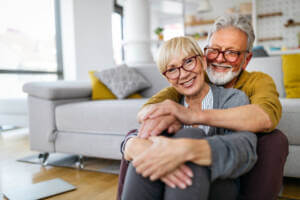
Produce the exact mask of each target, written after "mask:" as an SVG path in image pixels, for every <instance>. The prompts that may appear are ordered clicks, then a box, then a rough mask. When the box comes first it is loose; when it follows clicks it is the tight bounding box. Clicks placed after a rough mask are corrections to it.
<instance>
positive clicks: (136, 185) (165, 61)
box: [122, 37, 257, 200]
mask: <svg viewBox="0 0 300 200" xmlns="http://www.w3.org/2000/svg"><path fill="white" fill-rule="evenodd" d="M157 64H158V67H159V70H160V72H161V73H162V74H163V75H164V76H165V77H166V79H167V80H168V82H169V83H170V84H171V85H172V87H174V88H175V89H176V91H177V92H179V93H180V94H182V99H181V103H180V104H178V103H175V102H172V103H170V102H168V103H166V104H165V105H166V107H164V109H163V110H157V111H154V112H152V113H150V114H149V115H148V116H147V117H149V118H155V117H158V116H159V117H161V120H162V121H163V122H166V123H167V122H168V118H172V117H175V118H177V119H178V120H179V121H180V122H181V123H182V124H184V126H183V127H182V128H181V129H180V130H179V131H177V132H176V133H174V134H168V133H166V132H167V131H169V132H171V131H170V130H167V131H165V132H164V133H162V134H161V136H152V137H149V138H143V137H139V136H136V137H131V138H130V139H129V138H126V139H125V140H124V142H123V147H122V149H124V157H125V159H127V160H129V161H132V162H131V163H130V165H129V167H128V171H127V175H126V179H125V184H124V189H123V194H122V199H124V200H127V199H128V200H134V199H137V200H141V199H153V200H158V199H166V200H167V199H172V200H174V199H175V200H176V199H189V200H193V199H195V200H200V199H201V200H202V199H236V198H237V195H238V189H239V188H238V177H239V176H241V175H242V174H244V173H246V172H247V171H249V170H250V169H251V168H252V167H253V165H254V164H255V162H256V158H257V156H256V136H255V135H254V134H253V133H250V132H246V131H243V132H235V131H232V130H227V129H223V128H217V127H209V126H204V125H201V124H199V121H200V120H199V118H201V116H200V115H199V114H198V113H199V111H200V110H204V109H214V108H219V109H222V108H230V107H236V106H241V105H245V104H248V103H249V102H248V98H247V97H246V95H245V94H244V93H243V92H241V91H239V90H236V89H224V88H222V87H216V86H214V85H210V84H208V83H207V82H205V69H206V66H207V65H206V60H205V58H204V57H203V54H202V51H201V49H200V48H199V46H198V44H197V42H196V41H195V40H193V39H192V38H189V37H177V38H173V39H171V40H169V41H167V42H165V43H164V44H163V45H162V47H161V49H160V52H159V57H158V61H157ZM164 103H165V102H163V103H161V104H162V105H164ZM161 107H163V106H161ZM162 113H163V114H165V115H163V116H162ZM148 125H149V123H148ZM142 127H143V126H142ZM137 135H138V133H137ZM183 163H185V165H182V164H183ZM179 166H183V167H186V169H183V171H184V170H185V171H186V172H187V174H188V175H189V176H190V177H192V182H188V185H189V186H188V187H187V188H185V187H181V188H177V187H175V185H174V184H172V181H170V180H171V179H176V170H177V168H178V167H179ZM188 169H191V170H192V171H190V172H189V171H188Z"/></svg>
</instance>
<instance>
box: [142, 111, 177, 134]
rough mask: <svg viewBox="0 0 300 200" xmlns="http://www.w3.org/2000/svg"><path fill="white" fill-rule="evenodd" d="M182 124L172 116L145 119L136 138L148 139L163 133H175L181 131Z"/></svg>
mask: <svg viewBox="0 0 300 200" xmlns="http://www.w3.org/2000/svg"><path fill="white" fill-rule="evenodd" d="M181 127H182V124H181V123H180V122H179V121H178V120H177V119H176V118H175V117H174V116H172V115H164V116H159V117H156V118H153V119H146V120H144V121H143V122H142V125H141V128H140V130H139V133H138V136H139V137H141V138H148V137H150V136H157V135H159V134H161V133H162V132H163V131H165V130H167V131H168V133H175V132H177V131H178V130H179V129H181Z"/></svg>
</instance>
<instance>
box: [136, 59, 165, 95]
mask: <svg viewBox="0 0 300 200" xmlns="http://www.w3.org/2000/svg"><path fill="white" fill-rule="evenodd" d="M134 68H135V69H136V70H137V71H138V72H139V73H141V74H143V75H144V76H145V77H146V78H147V79H148V80H150V81H151V85H152V86H151V87H150V88H147V89H145V90H143V91H142V92H141V95H142V96H143V97H146V98H150V97H152V96H153V95H154V94H156V93H157V92H159V91H160V90H162V89H164V88H166V87H169V86H170V84H169V82H168V81H167V79H166V78H165V77H164V76H163V75H161V74H160V72H159V70H158V68H157V66H156V65H141V66H135V67H134Z"/></svg>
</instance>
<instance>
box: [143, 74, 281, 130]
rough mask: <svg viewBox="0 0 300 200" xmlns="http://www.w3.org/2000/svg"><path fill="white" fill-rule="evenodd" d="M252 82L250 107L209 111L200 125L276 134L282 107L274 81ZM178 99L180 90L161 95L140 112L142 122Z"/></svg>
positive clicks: (202, 114) (266, 78)
mask: <svg viewBox="0 0 300 200" xmlns="http://www.w3.org/2000/svg"><path fill="white" fill-rule="evenodd" d="M248 82H250V83H251V84H249V86H247V87H246V89H245V90H244V89H243V91H244V92H245V93H246V95H247V96H248V97H249V99H250V103H251V104H250V105H243V106H239V107H235V108H224V109H212V110H206V111H203V112H200V113H199V115H198V117H199V119H197V121H199V122H200V123H201V124H204V125H208V126H215V127H222V128H227V129H231V130H236V131H250V132H270V131H272V130H274V129H275V127H276V126H277V124H278V123H279V120H280V118H281V104H280V101H279V99H278V92H277V90H276V86H275V84H274V82H273V80H272V78H271V77H269V76H268V75H265V74H262V73H261V74H260V75H259V76H255V77H253V78H251V80H249V81H248ZM239 89H240V88H239ZM168 92H170V93H172V95H171V96H168V95H167V93H168ZM177 95H179V93H177ZM178 97H179V96H176V90H175V89H174V88H171V87H169V88H166V89H164V90H163V91H161V92H159V93H157V94H156V95H155V96H154V97H153V98H150V100H149V101H148V102H147V103H146V104H145V105H144V106H143V108H142V109H141V110H140V112H139V113H138V120H139V121H142V120H143V119H144V117H145V116H147V115H148V114H149V113H151V112H152V111H153V110H154V109H155V104H157V103H160V102H163V101H164V100H167V99H170V100H172V101H175V102H179V98H178ZM150 105H154V106H150ZM171 127H172V126H171Z"/></svg>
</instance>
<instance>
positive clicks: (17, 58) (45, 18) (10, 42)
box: [0, 0, 62, 99]
mask: <svg viewBox="0 0 300 200" xmlns="http://www.w3.org/2000/svg"><path fill="white" fill-rule="evenodd" d="M16 5H17V6H16ZM61 77H62V59H61V45H60V29H59V2H58V0H43V1H41V0H26V1H24V0H2V1H0V99H1V98H18V97H22V96H25V94H24V93H22V85H23V84H24V83H25V82H27V81H39V80H57V79H58V78H61Z"/></svg>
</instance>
